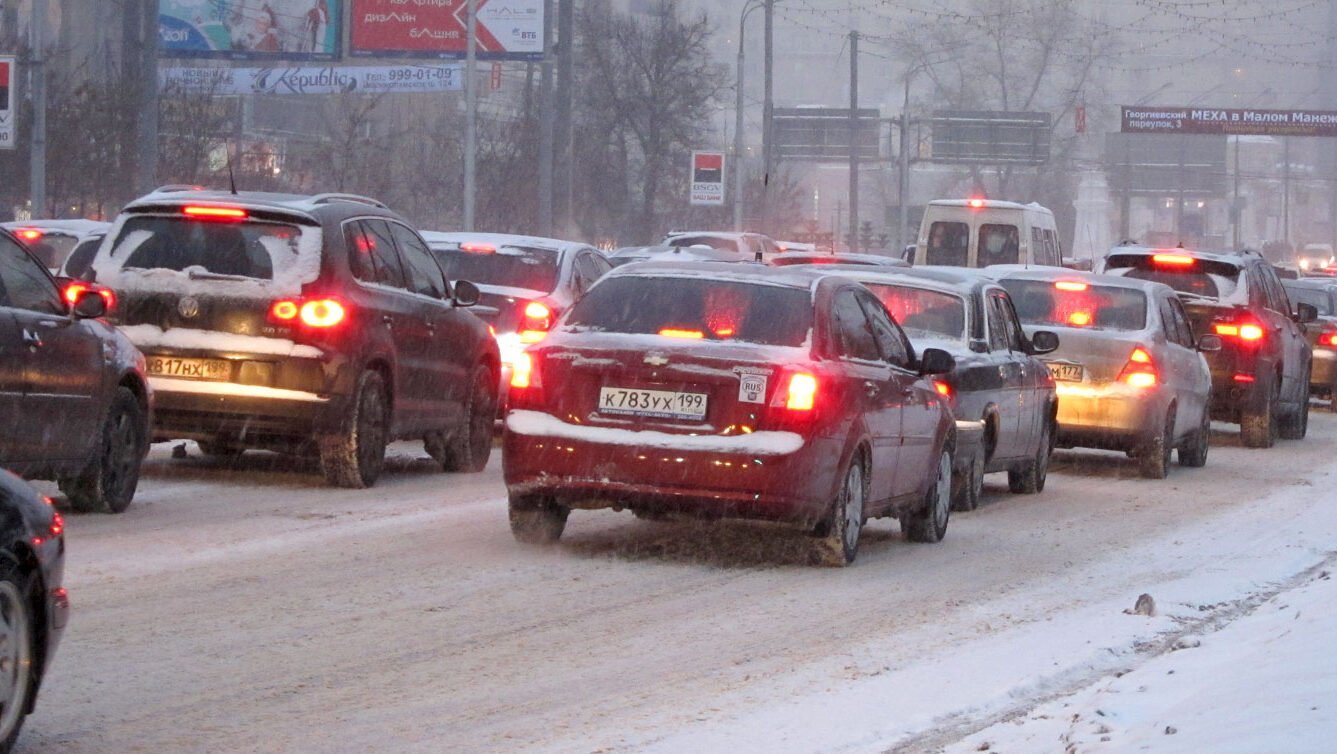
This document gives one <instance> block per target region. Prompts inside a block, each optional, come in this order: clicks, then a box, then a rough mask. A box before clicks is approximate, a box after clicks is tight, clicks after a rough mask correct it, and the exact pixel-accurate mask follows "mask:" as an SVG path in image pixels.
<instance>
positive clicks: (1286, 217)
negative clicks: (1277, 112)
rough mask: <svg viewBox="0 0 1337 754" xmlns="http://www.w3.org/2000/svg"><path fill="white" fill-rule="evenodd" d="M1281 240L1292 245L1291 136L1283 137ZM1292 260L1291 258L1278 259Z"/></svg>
mask: <svg viewBox="0 0 1337 754" xmlns="http://www.w3.org/2000/svg"><path fill="white" fill-rule="evenodd" d="M1281 155H1282V157H1281V162H1282V165H1281V240H1282V241H1285V242H1286V245H1287V246H1290V245H1291V137H1289V136H1283V137H1281ZM1276 261H1282V262H1290V261H1292V260H1290V259H1283V260H1276Z"/></svg>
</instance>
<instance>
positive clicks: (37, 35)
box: [28, 0, 47, 218]
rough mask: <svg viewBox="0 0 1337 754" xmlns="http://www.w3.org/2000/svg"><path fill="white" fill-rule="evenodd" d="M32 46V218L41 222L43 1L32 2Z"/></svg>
mask: <svg viewBox="0 0 1337 754" xmlns="http://www.w3.org/2000/svg"><path fill="white" fill-rule="evenodd" d="M28 34H29V41H30V43H31V45H32V51H31V53H30V55H31V57H30V59H29V66H30V68H29V71H30V73H31V75H32V106H33V119H32V152H31V154H30V157H31V160H30V163H29V168H30V176H31V182H32V187H31V193H30V194H29V201H31V203H32V216H33V217H34V218H42V217H46V216H47V211H46V0H32V21H31V23H30V24H29V27H28Z"/></svg>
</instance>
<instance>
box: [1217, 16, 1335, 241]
mask: <svg viewBox="0 0 1337 754" xmlns="http://www.w3.org/2000/svg"><path fill="white" fill-rule="evenodd" d="M1324 50H1325V51H1326V52H1327V64H1328V65H1327V68H1326V70H1325V71H1324V72H1323V84H1324V87H1325V92H1324V93H1325V94H1326V95H1327V102H1326V103H1325V104H1326V106H1327V107H1328V108H1329V109H1334V108H1337V76H1334V75H1333V72H1334V71H1337V0H1328V43H1327V45H1325V46H1324ZM1327 142H1328V143H1327V147H1328V149H1327V152H1328V157H1329V163H1328V243H1330V244H1332V245H1333V248H1337V139H1328V140H1327ZM1237 245H1238V244H1237Z"/></svg>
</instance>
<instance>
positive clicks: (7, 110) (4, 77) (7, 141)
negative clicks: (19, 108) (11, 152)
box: [0, 55, 18, 149]
mask: <svg viewBox="0 0 1337 754" xmlns="http://www.w3.org/2000/svg"><path fill="white" fill-rule="evenodd" d="M16 78H17V77H16V76H15V75H14V57H13V56H10V55H6V56H3V57H0V149H14V147H15V144H14V121H15V120H16V119H17V118H18V113H16V112H15V107H14V105H15V104H16V101H17V100H18V97H17V96H16V95H15V93H14V80H15V79H16Z"/></svg>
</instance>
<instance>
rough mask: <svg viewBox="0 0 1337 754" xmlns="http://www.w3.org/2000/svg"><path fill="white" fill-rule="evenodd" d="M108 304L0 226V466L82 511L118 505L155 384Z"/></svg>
mask: <svg viewBox="0 0 1337 754" xmlns="http://www.w3.org/2000/svg"><path fill="white" fill-rule="evenodd" d="M108 303H109V302H108V298H107V297H105V296H104V295H103V294H102V293H100V292H99V291H97V290H92V289H89V288H88V287H87V286H83V289H82V290H80V289H75V288H67V289H66V290H64V291H62V290H61V288H60V287H59V286H58V285H57V283H56V280H55V279H53V278H52V277H51V275H50V273H49V272H48V271H47V270H46V269H45V267H44V265H42V264H41V262H39V261H38V260H37V259H36V258H35V257H34V256H32V254H30V253H29V252H27V251H26V250H24V249H23V247H21V246H20V245H19V244H18V242H17V241H15V240H14V238H13V237H12V236H10V235H9V234H8V233H6V232H4V231H0V466H2V467H5V468H8V469H10V470H12V471H14V472H16V473H18V474H20V475H21V476H24V477H26V478H29V479H51V480H55V481H56V482H58V483H59V484H60V488H61V491H62V492H64V493H65V495H66V497H68V498H69V501H70V504H71V505H73V506H74V507H75V508H77V509H79V510H85V511H93V510H97V511H107V512H110V513H120V512H121V511H124V510H125V509H126V507H127V506H129V505H130V501H131V500H132V499H133V498H134V495H135V488H136V486H137V485H138V482H139V466H140V462H141V461H142V460H143V458H144V454H145V453H146V452H147V451H148V446H149V422H150V417H151V406H152V391H151V390H150V389H149V386H148V381H147V377H146V376H145V363H144V357H143V355H141V354H140V353H139V351H137V350H135V347H134V346H133V345H132V344H131V343H130V341H129V340H127V339H126V338H125V336H124V335H121V334H120V333H118V332H117V331H116V330H115V329H114V328H113V327H112V326H111V325H109V324H108V323H107V322H105V321H104V320H103V319H101V318H102V317H103V316H104V315H105V314H106V312H107V306H108ZM0 675H3V674H0ZM3 718H4V715H3V713H0V719H3Z"/></svg>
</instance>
